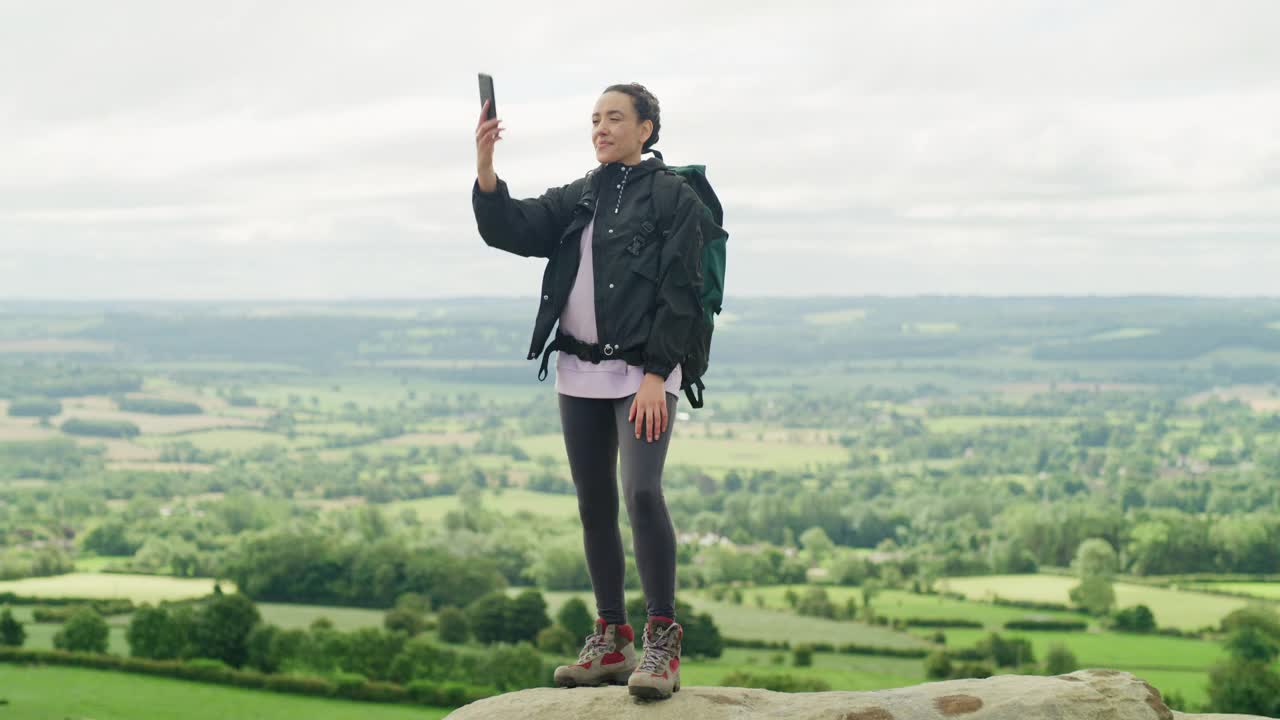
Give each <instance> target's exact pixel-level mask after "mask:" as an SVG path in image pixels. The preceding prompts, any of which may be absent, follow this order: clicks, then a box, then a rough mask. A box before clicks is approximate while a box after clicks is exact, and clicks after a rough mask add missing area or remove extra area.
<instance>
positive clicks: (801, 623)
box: [510, 588, 928, 647]
mask: <svg viewBox="0 0 1280 720" xmlns="http://www.w3.org/2000/svg"><path fill="white" fill-rule="evenodd" d="M520 589H521V588H513V589H512V590H511V591H510V592H511V593H512V594H515V593H516V592H518V591H519V590H520ZM574 595H576V596H578V597H579V598H581V599H582V601H583V602H585V603H586V604H587V607H588V608H594V607H595V599H594V597H592V595H591V593H589V592H572V591H570V592H544V593H543V597H545V598H546V601H547V609H548V612H549V613H550V614H551V615H552V616H553V617H554V616H555V614H556V612H557V611H558V610H559V609H560V606H561V605H563V604H564V601H565V600H567V599H568V598H569V597H571V596H574ZM679 595H680V598H681V599H682V600H687V601H688V602H689V604H690V605H692V606H693V609H694V612H697V613H710V615H711V617H712V618H714V619H715V623H716V626H717V627H719V628H720V633H721V634H722V635H725V636H727V637H732V638H743V639H747V640H756V639H758V640H771V641H779V640H789V641H791V642H829V643H835V644H837V645H841V644H847V643H858V644H860V645H877V646H881V647H927V646H928V643H927V642H925V641H924V640H922V639H920V638H917V637H915V636H914V635H910V634H908V633H902V632H896V631H894V630H891V629H889V628H884V627H880V626H878V625H867V624H865V623H858V622H837V621H835V620H827V619H825V618H816V617H804V616H801V615H796V614H794V613H790V612H781V611H778V610H768V609H763V610H762V609H760V608H757V607H755V606H753V605H748V604H746V603H744V604H742V605H734V604H732V603H725V602H716V601H714V600H712V599H711V598H709V597H706V596H704V595H702V594H701V593H698V592H681V593H679ZM629 620H630V622H632V624H638V623H640V622H643V619H637V618H629Z"/></svg>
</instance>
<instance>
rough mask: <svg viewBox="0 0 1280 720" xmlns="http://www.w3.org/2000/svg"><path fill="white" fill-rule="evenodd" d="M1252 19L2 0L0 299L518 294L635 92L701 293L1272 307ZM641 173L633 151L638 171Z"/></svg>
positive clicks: (847, 5)
mask: <svg viewBox="0 0 1280 720" xmlns="http://www.w3.org/2000/svg"><path fill="white" fill-rule="evenodd" d="M1278 31H1280V2H1274V1H1273V0H1257V1H1253V2H1246V1H1239V2H1233V1H1231V0H1225V1H1223V2H1215V3H1208V2H1180V1H1176V0H1161V1H1159V2H1124V1H1123V0H1117V1H1111V0H1108V1H1106V2H1102V1H1101V0H1099V1H1097V2H1066V1H1059V2H1032V1H1018V2H992V1H986V0H966V1H965V2H907V1H896V2H875V3H872V2H852V1H848V0H845V1H843V2H802V1H799V0H795V1H793V2H787V3H769V4H752V3H749V2H742V1H741V0H735V1H733V2H721V1H719V0H717V1H715V2H690V1H689V0H684V1H683V2H655V1H646V2H644V3H598V2H597V3H567V2H554V1H552V0H544V1H543V2H538V3H529V2H510V3H508V2H484V3H470V4H467V6H466V7H464V4H463V3H427V2H377V1H376V0H366V1H365V2H360V3H355V2H341V3H339V2H327V1H323V0H309V1H307V2H283V1H281V2H270V3H262V2H241V1H238V0H218V1H217V2H212V1H206V2H184V1H181V0H170V1H166V2H138V1H130V0H118V1H116V2H111V3H94V2H88V1H81V2H59V1H57V0H42V2H39V3H35V2H19V1H16V0H0V299H49V300H53V299H67V300H107V299H111V300H116V299H129V300H136V299H172V300H220V299H251V300H268V299H289V300H313V299H314V300H340V299H354V298H360V299H402V298H403V299H409V298H440V297H466V296H490V297H492V296H502V297H526V296H527V297H530V298H532V297H534V296H535V295H536V293H537V292H538V289H539V285H540V281H541V275H542V270H543V267H544V265H545V262H546V261H545V260H542V259H538V258H522V257H519V256H515V255H511V254H508V253H504V252H502V251H500V250H496V249H494V248H490V247H488V246H486V245H485V244H484V242H483V240H482V239H481V238H480V235H479V233H478V232H477V230H476V225H475V217H474V215H473V211H472V207H471V185H472V181H473V180H474V178H475V175H476V162H475V160H476V155H475V138H474V132H475V126H476V123H477V121H478V119H479V98H478V90H477V80H476V74H477V73H478V72H486V73H489V74H491V75H493V77H494V84H495V92H496V95H497V105H498V110H499V115H500V117H501V118H502V123H503V125H504V126H505V127H506V131H505V132H504V133H503V139H502V140H501V141H500V142H499V143H498V146H497V148H496V152H495V161H494V166H495V169H496V171H497V174H498V176H499V177H501V178H503V179H504V180H506V181H507V183H508V186H509V187H510V189H511V192H512V194H513V195H515V196H517V197H534V196H537V195H539V194H541V193H542V192H543V191H545V190H546V189H547V188H548V187H553V186H560V185H564V184H566V183H568V182H571V181H572V180H574V179H575V178H578V177H580V176H582V175H583V174H584V173H585V172H586V171H587V170H588V169H590V168H591V167H593V166H595V165H596V160H595V156H594V152H593V150H592V148H591V141H590V130H591V127H590V113H591V111H592V108H593V105H594V103H595V100H596V99H597V98H598V97H599V95H600V93H601V92H602V91H603V89H604V88H605V87H606V86H608V85H611V84H614V83H625V82H639V83H642V84H644V85H645V86H646V87H648V88H649V89H650V90H651V91H652V92H653V93H654V94H655V95H656V96H657V98H658V100H659V102H660V104H661V108H662V116H661V117H662V129H661V140H660V142H659V143H658V144H657V148H658V149H659V150H661V151H662V153H663V156H664V158H665V160H666V162H667V163H669V164H673V165H683V164H701V165H705V166H706V167H707V177H708V179H709V180H710V181H711V183H712V185H713V186H714V188H715V190H716V192H717V194H718V196H719V198H720V200H721V202H722V204H723V207H724V215H725V227H726V230H727V231H728V232H729V240H728V246H727V250H728V258H727V262H726V281H725V292H726V300H725V305H726V307H728V306H729V305H730V303H731V301H732V297H733V296H734V295H742V296H754V297H759V296H790V297H795V296H813V295H827V296H831V295H850V296H856V295H888V296H909V295H918V294H943V295H988V296H1006V295H1131V294H1159V295H1217V296H1241V295H1276V294H1278V293H1280V280H1277V276H1278V275H1280V272H1278V271H1280V43H1277V42H1275V37H1276V35H1277V32H1278ZM645 157H649V156H648V155H646V156H645Z"/></svg>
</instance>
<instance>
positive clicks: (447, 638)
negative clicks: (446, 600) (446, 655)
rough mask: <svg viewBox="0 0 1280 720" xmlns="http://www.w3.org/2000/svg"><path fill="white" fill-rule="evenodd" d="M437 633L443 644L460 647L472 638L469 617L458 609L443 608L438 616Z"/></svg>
mask: <svg viewBox="0 0 1280 720" xmlns="http://www.w3.org/2000/svg"><path fill="white" fill-rule="evenodd" d="M436 633H437V634H438V635H439V636H440V640H441V641H442V642H447V643H451V644H454V645H460V644H462V643H464V642H466V641H467V638H469V637H470V636H471V631H470V625H469V624H468V622H467V616H466V614H465V613H463V612H462V611H461V610H459V609H458V608H456V607H446V608H441V609H440V612H439V613H438V614H437V615H436Z"/></svg>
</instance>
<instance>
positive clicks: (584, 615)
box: [556, 595, 595, 638]
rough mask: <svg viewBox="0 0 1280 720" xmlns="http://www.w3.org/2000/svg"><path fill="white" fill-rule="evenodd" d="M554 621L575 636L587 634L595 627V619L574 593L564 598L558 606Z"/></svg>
mask: <svg viewBox="0 0 1280 720" xmlns="http://www.w3.org/2000/svg"><path fill="white" fill-rule="evenodd" d="M556 622H558V623H559V624H560V626H561V627H563V628H565V629H567V630H568V631H569V632H571V633H573V636H574V637H575V638H578V637H582V636H584V635H587V634H588V633H590V632H592V631H593V630H594V628H595V619H594V618H592V617H591V611H590V610H589V609H588V608H587V604H586V603H585V602H583V601H582V598H580V597H577V596H576V595H575V596H574V597H571V598H569V599H568V600H565V601H564V604H563V605H561V606H560V612H558V613H556Z"/></svg>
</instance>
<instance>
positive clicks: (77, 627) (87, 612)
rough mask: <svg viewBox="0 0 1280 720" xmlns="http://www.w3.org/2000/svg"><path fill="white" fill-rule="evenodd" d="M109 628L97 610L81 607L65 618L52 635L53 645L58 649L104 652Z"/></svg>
mask: <svg viewBox="0 0 1280 720" xmlns="http://www.w3.org/2000/svg"><path fill="white" fill-rule="evenodd" d="M109 634H110V629H109V628H108V627H107V621H106V620H103V619H102V616H101V615H99V614H98V611H97V610H94V609H93V608H90V607H85V608H81V609H80V610H78V611H77V612H76V613H75V614H74V615H72V616H71V617H70V618H68V619H67V623H66V624H65V625H63V626H62V629H61V630H59V631H58V632H57V633H55V634H54V636H53V646H54V647H55V648H57V649H59V650H71V651H77V652H93V653H105V652H106V651H107V639H108V636H109Z"/></svg>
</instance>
